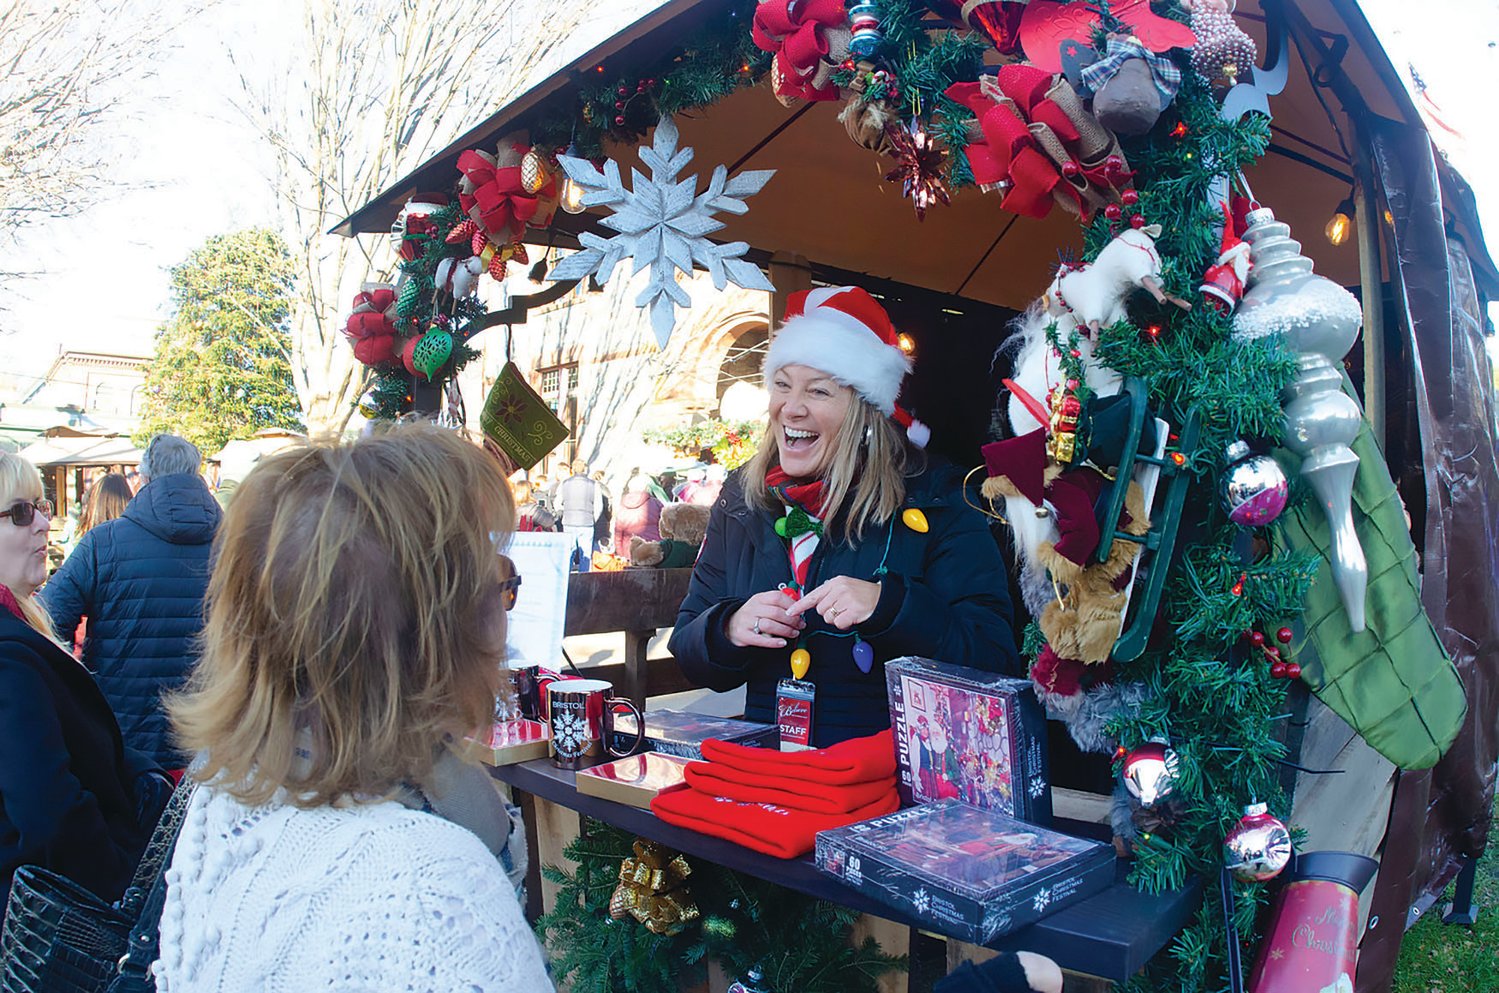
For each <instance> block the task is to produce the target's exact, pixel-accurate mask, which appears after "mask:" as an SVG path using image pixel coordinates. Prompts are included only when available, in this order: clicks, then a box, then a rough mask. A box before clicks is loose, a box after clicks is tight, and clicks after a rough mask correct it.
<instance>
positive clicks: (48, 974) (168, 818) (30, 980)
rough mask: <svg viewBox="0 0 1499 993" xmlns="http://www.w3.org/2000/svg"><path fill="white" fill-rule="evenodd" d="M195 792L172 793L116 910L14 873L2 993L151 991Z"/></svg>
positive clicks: (67, 884) (44, 876)
mask: <svg viewBox="0 0 1499 993" xmlns="http://www.w3.org/2000/svg"><path fill="white" fill-rule="evenodd" d="M195 789H196V787H195V785H194V784H191V783H190V782H189V781H187V780H184V781H183V783H182V785H180V786H178V787H177V789H176V790H175V791H174V792H173V793H172V798H171V800H170V801H169V802H168V803H167V806H166V809H165V810H163V811H162V814H161V818H160V819H159V820H158V821H157V822H156V829H155V830H154V831H153V832H152V833H151V841H150V843H149V844H148V845H147V846H146V851H145V854H143V855H142V856H141V861H140V864H139V865H137V866H136V869H135V876H134V878H132V880H131V882H130V886H129V888H128V889H126V890H125V895H124V896H122V897H121V898H120V900H119V902H118V903H115V904H108V903H105V902H104V901H103V900H101V899H99V897H97V896H95V895H94V894H93V893H92V892H90V891H89V890H87V889H85V888H84V887H82V886H79V885H78V884H77V883H75V882H73V881H72V880H71V879H68V878H67V877H66V876H61V875H58V874H57V873H55V872H52V871H51V870H48V869H43V868H42V867H41V866H35V865H24V866H21V867H20V868H19V869H17V870H16V873H15V877H14V879H13V881H12V882H11V887H10V902H9V903H8V904H7V905H6V907H5V923H4V925H3V926H0V993H151V991H153V990H155V988H156V982H155V980H154V979H152V977H151V963H152V962H154V961H155V960H156V948H157V925H158V924H159V923H160V922H161V908H162V905H163V904H164V903H165V902H166V895H167V887H166V878H165V874H166V868H167V864H168V863H169V862H170V861H171V857H172V849H173V848H174V847H175V846H176V844H177V833H178V831H180V830H181V828H182V820H183V817H184V815H185V814H186V813H187V805H188V802H189V801H190V800H192V796H193V792H194V790H195Z"/></svg>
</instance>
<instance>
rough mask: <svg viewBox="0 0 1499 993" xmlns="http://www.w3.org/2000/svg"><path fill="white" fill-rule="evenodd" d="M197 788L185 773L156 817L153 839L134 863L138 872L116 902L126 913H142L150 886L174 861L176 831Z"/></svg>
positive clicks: (132, 915)
mask: <svg viewBox="0 0 1499 993" xmlns="http://www.w3.org/2000/svg"><path fill="white" fill-rule="evenodd" d="M196 790H197V784H196V783H194V782H192V781H191V780H189V779H188V778H187V776H183V777H182V782H181V783H179V784H178V786H177V788H176V789H174V790H173V791H172V795H171V797H170V798H169V799H168V800H167V805H166V807H164V808H163V809H162V811H161V816H160V817H158V818H157V819H156V827H155V828H154V829H153V830H152V831H151V840H150V841H149V842H147V844H146V850H145V851H144V852H142V853H141V859H140V861H139V862H137V863H136V865H135V875H134V876H132V877H131V879H130V885H129V886H128V887H126V889H125V895H124V896H122V897H120V902H119V903H118V904H117V906H118V907H119V908H120V910H121V912H123V913H124V914H126V915H127V916H129V917H131V918H135V917H139V916H140V913H141V908H142V907H143V906H144V905H145V901H146V897H147V896H149V895H150V893H151V887H152V886H154V885H155V884H156V879H157V877H158V876H160V875H161V873H162V869H163V868H164V867H165V866H166V864H167V863H168V862H169V861H171V858H172V849H173V848H175V847H176V845H177V833H178V832H179V831H181V830H182V819H183V817H184V816H186V814H187V805H188V804H189V803H191V802H192V799H193V793H194V792H195V791H196Z"/></svg>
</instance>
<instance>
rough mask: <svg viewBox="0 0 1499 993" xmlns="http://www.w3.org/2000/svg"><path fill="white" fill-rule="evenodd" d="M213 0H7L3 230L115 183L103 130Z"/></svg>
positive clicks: (2, 62)
mask: <svg viewBox="0 0 1499 993" xmlns="http://www.w3.org/2000/svg"><path fill="white" fill-rule="evenodd" d="M207 5H208V4H207V3H204V2H189V3H180V2H170V0H49V2H46V3H38V2H36V0H0V230H3V231H4V232H5V236H6V237H9V238H14V237H15V236H16V235H17V234H18V232H19V231H20V229H21V228H22V227H23V226H24V225H26V224H29V223H33V222H35V221H37V220H39V219H42V218H50V217H66V216H70V215H72V214H76V213H78V212H79V211H80V210H83V209H84V208H86V207H88V206H89V205H90V204H91V203H92V202H94V201H95V199H97V197H98V196H99V195H101V194H102V193H104V192H106V191H107V190H109V189H110V188H111V187H112V186H114V185H115V180H114V178H113V172H114V170H112V169H111V168H110V165H111V163H110V162H109V161H108V159H107V157H106V154H105V147H104V146H105V144H106V143H105V142H102V141H101V140H100V138H101V136H102V135H103V134H104V133H105V132H106V131H107V130H108V128H109V127H110V125H111V124H112V122H113V120H114V119H115V118H116V117H117V116H118V115H119V114H120V112H121V111H122V109H123V107H124V104H125V101H126V100H127V99H128V98H129V95H130V91H131V88H132V86H133V85H134V84H137V83H139V82H140V81H141V80H143V79H147V78H149V77H150V76H152V75H153V74H154V68H153V67H154V65H155V64H156V62H157V60H158V59H159V56H160V55H161V53H162V52H163V51H164V50H165V49H166V48H168V47H170V45H171V40H172V37H173V35H174V34H175V33H176V32H177V31H178V30H179V29H180V28H181V27H182V25H183V24H184V23H185V22H186V21H187V20H189V19H190V18H192V17H196V16H197V15H198V14H199V13H201V12H202V11H203V10H204V9H205V7H206V6H207Z"/></svg>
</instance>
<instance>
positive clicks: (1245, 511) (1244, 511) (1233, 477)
mask: <svg viewBox="0 0 1499 993" xmlns="http://www.w3.org/2000/svg"><path fill="white" fill-rule="evenodd" d="M1225 454H1226V455H1227V457H1228V463H1229V464H1228V468H1227V469H1225V470H1224V471H1223V484H1222V491H1221V495H1222V498H1223V509H1224V510H1225V511H1227V512H1228V519H1229V520H1231V521H1233V522H1234V523H1235V524H1237V525H1239V526H1240V527H1246V528H1257V527H1263V526H1265V525H1266V524H1269V523H1270V522H1271V521H1273V520H1275V519H1276V518H1277V517H1279V516H1280V512H1281V511H1282V510H1285V509H1286V501H1287V500H1289V499H1290V496H1291V484H1290V482H1289V481H1288V480H1287V479H1286V474H1285V470H1283V469H1281V467H1280V463H1279V462H1276V461H1275V460H1274V459H1272V458H1271V457H1270V456H1268V455H1255V454H1253V453H1252V452H1250V450H1249V446H1248V445H1246V444H1244V442H1242V441H1236V442H1234V443H1233V444H1232V445H1229V446H1228V450H1227V452H1226V453H1225Z"/></svg>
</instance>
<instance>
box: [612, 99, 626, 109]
mask: <svg viewBox="0 0 1499 993" xmlns="http://www.w3.org/2000/svg"><path fill="white" fill-rule="evenodd" d="M614 109H615V110H624V109H625V102H624V101H623V100H616V101H614Z"/></svg>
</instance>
